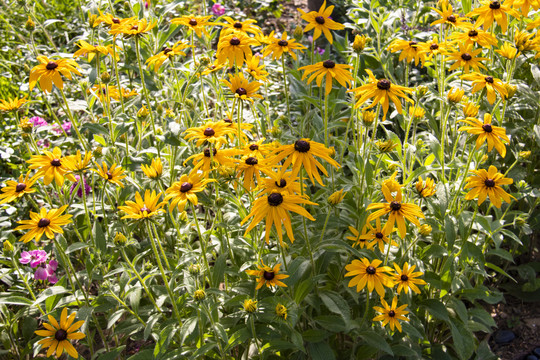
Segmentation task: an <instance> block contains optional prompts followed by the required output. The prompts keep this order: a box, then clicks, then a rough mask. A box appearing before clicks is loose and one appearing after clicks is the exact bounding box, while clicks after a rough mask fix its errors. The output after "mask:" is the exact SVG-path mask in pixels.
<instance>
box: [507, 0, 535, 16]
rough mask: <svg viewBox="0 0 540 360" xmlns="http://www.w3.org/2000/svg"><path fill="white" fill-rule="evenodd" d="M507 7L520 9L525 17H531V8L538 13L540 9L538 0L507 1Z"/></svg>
mask: <svg viewBox="0 0 540 360" xmlns="http://www.w3.org/2000/svg"><path fill="white" fill-rule="evenodd" d="M505 5H507V6H510V7H512V8H513V9H518V10H520V12H521V15H522V16H523V17H525V18H526V17H527V16H529V11H530V10H531V7H532V8H533V9H534V10H535V11H536V10H538V9H539V8H540V2H538V0H506V3H505Z"/></svg>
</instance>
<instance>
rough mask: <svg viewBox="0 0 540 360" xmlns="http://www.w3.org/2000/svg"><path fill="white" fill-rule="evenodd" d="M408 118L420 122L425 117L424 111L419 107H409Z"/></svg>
mask: <svg viewBox="0 0 540 360" xmlns="http://www.w3.org/2000/svg"><path fill="white" fill-rule="evenodd" d="M409 116H410V117H412V118H414V119H415V120H420V119H422V118H423V117H424V116H426V110H424V109H422V108H421V107H419V106H416V107H414V106H411V107H410V108H409Z"/></svg>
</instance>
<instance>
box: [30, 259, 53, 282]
mask: <svg viewBox="0 0 540 360" xmlns="http://www.w3.org/2000/svg"><path fill="white" fill-rule="evenodd" d="M57 268H58V261H56V260H51V261H49V263H48V264H47V265H45V263H42V264H41V265H40V266H39V267H38V268H37V270H36V273H35V274H34V279H36V280H48V281H49V282H50V283H51V284H56V283H57V282H58V278H57V277H56V274H55V272H56V269H57Z"/></svg>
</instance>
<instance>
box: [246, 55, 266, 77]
mask: <svg viewBox="0 0 540 360" xmlns="http://www.w3.org/2000/svg"><path fill="white" fill-rule="evenodd" d="M265 67H266V65H265V64H264V63H262V62H261V58H260V57H259V56H252V57H251V59H250V60H246V68H245V69H244V70H245V71H246V72H247V73H249V74H250V75H251V76H253V78H254V79H255V80H259V81H268V79H267V78H266V77H267V76H268V71H266V70H265V69H264V68H265Z"/></svg>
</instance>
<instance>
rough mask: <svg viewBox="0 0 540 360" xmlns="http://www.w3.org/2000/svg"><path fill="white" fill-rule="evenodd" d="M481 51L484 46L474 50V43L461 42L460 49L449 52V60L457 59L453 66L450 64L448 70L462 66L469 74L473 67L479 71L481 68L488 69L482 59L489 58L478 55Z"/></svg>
mask: <svg viewBox="0 0 540 360" xmlns="http://www.w3.org/2000/svg"><path fill="white" fill-rule="evenodd" d="M481 53H482V48H480V49H476V50H473V45H463V44H459V51H456V52H452V53H449V54H448V60H454V61H455V62H454V63H453V64H452V66H450V68H449V69H448V71H453V70H456V69H457V68H458V67H462V68H463V72H464V73H465V74H467V73H469V69H470V68H471V67H472V68H473V69H474V70H476V71H478V70H479V68H482V69H486V67H485V66H484V65H483V64H482V63H481V62H480V61H482V60H489V59H488V58H484V57H479V56H477V55H479V54H481Z"/></svg>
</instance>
